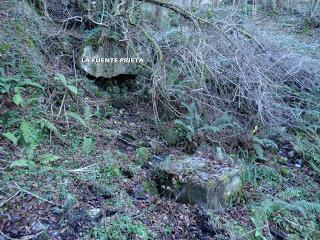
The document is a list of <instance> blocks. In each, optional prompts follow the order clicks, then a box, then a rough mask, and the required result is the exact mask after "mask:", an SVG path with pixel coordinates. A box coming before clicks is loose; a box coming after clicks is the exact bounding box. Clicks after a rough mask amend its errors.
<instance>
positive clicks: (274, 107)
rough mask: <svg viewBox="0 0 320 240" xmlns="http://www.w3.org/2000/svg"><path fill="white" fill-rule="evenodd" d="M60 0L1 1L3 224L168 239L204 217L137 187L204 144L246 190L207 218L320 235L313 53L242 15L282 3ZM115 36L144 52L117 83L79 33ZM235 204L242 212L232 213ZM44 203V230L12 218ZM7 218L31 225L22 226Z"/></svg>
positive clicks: (242, 227)
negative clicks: (289, 47) (95, 74)
mask: <svg viewBox="0 0 320 240" xmlns="http://www.w3.org/2000/svg"><path fill="white" fill-rule="evenodd" d="M62 2H63V3H61V2H60V1H18V0H15V1H4V2H3V3H1V5H0V23H1V24H0V105H1V108H0V131H1V134H0V143H1V144H0V158H1V160H0V168H1V173H0V177H1V179H0V182H1V185H0V192H1V197H0V215H1V220H0V226H1V229H0V234H1V235H4V236H7V237H8V236H9V238H21V237H23V236H24V237H26V236H27V237H28V236H33V237H37V236H39V235H40V234H43V235H44V236H45V237H46V238H48V239H54V236H55V234H58V235H59V234H64V233H66V234H68V236H69V237H70V239H77V238H79V237H80V238H81V239H160V238H161V237H163V236H164V237H168V238H169V239H170V237H171V236H172V235H173V234H177V232H179V231H180V230H181V228H182V227H180V225H179V224H181V222H183V223H186V222H187V223H188V224H189V220H190V219H192V217H194V216H197V217H198V215H197V214H198V213H197V214H195V213H194V212H192V211H191V210H190V212H191V213H188V214H189V215H188V214H187V213H186V214H185V215H186V216H181V215H179V219H178V220H177V222H178V223H176V225H174V223H173V220H172V218H171V217H173V218H174V217H177V216H178V214H177V216H175V214H176V212H174V211H175V209H173V208H172V206H173V205H174V204H173V203H172V202H171V201H168V202H165V203H164V204H163V202H162V201H163V200H162V199H160V198H159V197H153V198H148V199H147V200H150V199H151V200H150V202H151V204H150V205H148V204H147V203H146V202H145V201H147V200H146V199H137V198H134V196H133V195H134V194H135V191H133V190H132V189H134V190H136V188H137V186H136V185H138V184H139V183H140V182H141V181H142V180H145V179H147V178H148V177H149V176H148V173H146V172H147V171H146V170H145V169H148V168H151V167H152V163H150V162H151V160H154V159H155V161H162V160H163V159H164V161H167V162H168V165H169V164H170V162H172V161H174V159H175V158H174V156H175V155H179V154H180V155H182V154H186V153H188V154H198V153H199V152H200V153H201V151H204V152H207V153H208V156H210V154H212V153H213V155H214V158H215V159H217V160H219V161H222V162H225V163H226V164H238V165H240V166H241V167H242V168H243V176H242V184H243V188H244V189H243V191H242V192H241V194H240V195H239V197H238V198H237V199H236V202H235V203H234V204H233V205H232V206H229V208H228V209H227V210H228V211H227V213H224V214H225V215H223V213H222V214H221V215H218V214H216V213H213V212H210V211H209V216H211V217H207V216H206V217H203V216H202V217H203V218H204V219H206V221H208V222H210V224H209V226H210V227H212V226H213V227H214V229H215V231H216V232H215V234H216V236H217V235H219V234H220V233H223V234H224V238H222V239H315V240H316V239H318V238H319V236H320V224H319V216H320V194H319V192H318V189H319V177H320V136H319V128H320V105H319V104H320V101H319V100H320V99H319V96H320V89H319V85H320V82H319V80H320V72H319V69H317V66H318V65H317V64H319V61H320V60H319V59H313V60H314V61H315V62H316V63H317V64H315V65H313V64H314V61H311V60H310V59H304V58H303V59H302V60H301V59H300V58H299V56H296V55H292V54H289V53H288V52H287V51H284V50H283V49H279V48H277V47H275V46H274V45H273V44H272V43H270V42H267V41H265V42H263V39H262V37H261V36H260V35H254V34H253V33H251V30H252V32H254V30H253V29H250V28H249V29H246V25H245V24H243V25H242V22H243V21H251V20H252V21H254V20H255V18H253V19H251V17H252V16H251V13H250V11H248V9H251V10H252V13H253V12H254V13H255V14H254V15H255V16H258V15H259V14H258V13H259V11H260V10H261V9H265V8H270V7H271V8H272V9H273V10H272V14H278V15H279V16H280V17H281V14H283V12H281V11H279V12H278V10H279V9H282V11H285V9H287V6H285V5H283V6H281V7H280V6H279V7H277V6H266V5H263V6H258V5H257V6H256V5H254V4H253V5H252V4H249V3H248V1H240V2H245V5H241V4H240V3H239V4H240V5H239V6H237V7H236V6H235V5H233V6H232V14H231V13H230V14H226V11H230V9H229V8H228V7H231V6H229V5H228V4H227V3H226V5H225V7H226V9H227V10H226V9H224V8H223V5H220V7H219V8H217V9H213V8H212V9H211V8H209V10H205V9H203V8H197V7H190V8H188V9H186V8H183V7H179V6H177V5H174V4H171V3H169V2H167V1H153V0H149V1H139V0H137V1H124V2H125V3H124V4H123V5H121V4H119V5H117V4H116V3H117V2H116V1H111V2H112V3H114V6H112V7H111V6H110V4H111V3H109V2H108V1H106V2H107V3H106V5H104V6H102V3H103V2H104V1H97V3H96V4H91V5H90V4H89V5H88V2H90V1H88V2H87V1H77V3H76V4H75V3H74V1H70V3H69V4H67V3H65V2H64V1H62ZM236 2H237V1H234V4H235V3H236ZM254 2H255V1H254ZM272 2H278V1H272ZM290 2H291V1H290ZM66 4H67V5H66ZM150 4H151V5H150ZM152 4H153V5H152ZM318 5H319V2H318V1H312V4H311V7H310V8H308V9H309V10H308V11H307V15H306V16H307V17H308V21H311V19H312V21H317V17H318V16H317V14H316V10H315V9H318ZM159 7H160V8H161V9H162V8H163V9H165V10H164V11H158V10H159ZM70 9H72V10H73V11H74V12H72V11H71V10H70ZM106 11H108V13H106ZM155 12H156V13H157V14H160V15H159V16H158V17H159V19H161V20H159V19H154V17H155V16H154V15H155V14H154V13H155ZM290 14H291V13H290ZM244 19H245V20H244ZM304 23H305V22H304ZM303 27H307V28H308V30H310V31H311V30H312V28H313V27H314V25H307V26H306V25H303ZM117 42H123V44H125V45H126V49H127V50H128V52H134V53H135V54H136V55H139V56H140V55H141V56H143V57H144V58H145V63H144V66H143V69H142V70H141V69H140V70H139V74H140V75H139V76H138V77H137V78H136V80H132V82H130V83H125V84H123V86H121V85H120V84H113V83H112V82H111V83H110V86H107V87H98V86H97V84H96V83H97V81H98V79H96V82H95V80H90V79H89V78H88V76H86V74H85V73H84V72H83V71H82V70H80V69H79V64H78V60H77V59H78V58H79V57H80V56H79V54H80V53H81V49H80V48H81V45H82V44H83V43H86V44H89V43H90V44H105V45H107V44H110V43H117ZM309 60H310V61H309ZM91 78H92V77H91ZM109 80H110V79H108V80H107V79H105V81H109ZM110 81H111V80H110ZM137 106H138V107H137ZM203 149H205V150H203ZM226 156H227V157H226ZM146 185H147V184H146ZM158 190H159V189H156V190H155V192H157V191H158ZM132 192H134V193H132ZM28 196H29V197H31V198H32V199H34V200H35V203H34V205H32V203H31V202H32V201H31V200H30V199H29V198H28ZM24 201H25V202H26V204H24V203H23V202H24ZM11 203H12V205H10V204H11ZM45 204H47V205H45ZM161 204H163V205H161ZM20 205H21V206H22V207H17V206H20ZM31 205H32V207H30V206H31ZM164 206H166V207H168V208H169V210H168V211H171V213H172V216H163V215H166V214H164V213H163V212H161V210H163V209H165V207H164ZM174 206H175V205H174ZM179 207H181V206H179ZM184 207H185V206H182V207H181V208H183V209H184V210H185V208H184ZM233 208H242V209H244V210H243V211H244V212H245V213H246V214H245V216H244V217H246V219H245V220H243V219H239V218H236V217H233V216H232V215H228V214H230V211H229V210H230V209H231V210H232V209H233ZM35 209H37V210H35ZM38 209H44V210H43V212H42V213H41V214H40V215H41V217H42V218H44V217H45V216H46V217H48V216H49V215H50V216H52V217H51V218H50V219H49V220H47V221H48V222H47V227H43V228H41V227H39V224H38V225H36V224H35V223H37V222H35V220H34V219H33V218H32V219H31V218H30V219H31V220H29V221H33V222H28V221H27V220H21V219H24V218H23V217H20V220H17V221H15V218H11V217H8V216H10V214H17V212H23V211H25V212H26V214H27V215H28V214H29V215H30V216H33V217H35V216H34V215H33V214H35V213H38ZM83 209H85V210H83ZM101 209H102V210H101ZM159 209H160V210H159ZM99 210H101V211H103V213H101V212H99ZM153 211H159V212H161V214H157V212H155V213H154V215H152V216H149V215H148V214H150V212H153ZM185 212H187V211H186V210H185ZM24 214H25V213H24V212H23V214H21V215H24ZM17 215H18V214H17ZM100 215H101V216H100ZM226 215H228V217H229V218H227V220H223V219H224V217H225V216H226ZM2 216H4V218H3V219H4V220H2ZM220 216H221V217H220ZM230 216H231V217H230ZM158 217H159V219H157V218H158ZM160 217H161V218H160ZM35 218H36V219H37V220H38V219H39V217H35ZM177 218H178V217H177ZM198 218H199V217H198ZM198 218H197V220H194V221H195V222H197V224H198V225H196V226H197V227H198V228H200V226H201V227H203V226H204V225H205V224H204V223H203V222H201V221H200V220H199V219H198ZM230 218H232V219H230ZM10 219H11V220H12V219H13V220H12V221H15V223H14V224H20V223H21V222H22V223H21V224H25V225H30V226H32V227H33V228H35V226H38V228H37V231H35V232H32V234H33V235H30V234H31V233H30V232H28V231H29V230H27V229H31V228H32V227H30V228H23V230H19V231H18V230H16V229H18V225H14V224H13V223H12V222H10V221H11V220H10ZM17 219H18V218H17ZM97 219H99V220H97ZM100 219H103V220H101V221H100ZM175 220H176V219H175ZM23 221H25V222H23ZM192 221H193V220H192ZM192 221H191V220H190V222H192ZM199 221H200V223H198V222H199ZM10 223H11V224H10ZM158 224H159V226H158ZM161 224H162V225H161ZM190 224H191V223H190ZM11 225H12V226H13V227H12V229H13V230H12V229H10V226H11ZM51 225H52V226H54V227H52V228H50V226H51ZM183 226H185V225H183ZM205 226H206V225H205ZM5 228H8V229H9V230H6V229H5ZM185 228H186V229H187V230H188V231H191V230H192V229H191V227H189V225H187V226H185ZM204 228H205V227H204ZM208 228H209V227H208ZM19 229H22V228H21V227H20V228H19ZM190 229H191V230H190ZM187 230H182V232H188V231H187ZM192 231H195V230H194V229H193V230H192ZM192 231H191V232H192ZM206 231H208V230H207V229H205V230H201V232H206ZM61 232H62V233H61ZM192 234H194V233H193V232H192ZM59 236H60V235H59ZM61 236H63V237H65V235H61ZM181 236H183V235H181ZM188 236H189V235H188ZM190 236H191V235H190ZM190 236H189V237H190ZM192 236H193V237H195V236H197V235H192ZM239 237H240V238H239Z"/></svg>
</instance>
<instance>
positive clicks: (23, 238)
mask: <svg viewBox="0 0 320 240" xmlns="http://www.w3.org/2000/svg"><path fill="white" fill-rule="evenodd" d="M47 229H48V227H46V228H45V229H43V230H42V231H41V232H38V233H37V234H34V235H27V236H23V237H22V238H12V237H9V236H7V235H6V234H5V233H4V232H2V231H1V230H0V235H2V236H4V237H5V238H6V239H10V240H29V239H33V238H36V237H38V236H39V235H41V234H42V233H44V232H45V231H47Z"/></svg>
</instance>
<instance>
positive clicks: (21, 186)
mask: <svg viewBox="0 0 320 240" xmlns="http://www.w3.org/2000/svg"><path fill="white" fill-rule="evenodd" d="M0 16H1V12H0ZM297 21H298V22H299V21H301V19H299V18H297V17H294V18H293V17H289V16H288V17H286V16H282V17H281V18H280V17H279V18H276V20H275V18H273V17H261V19H255V20H253V21H252V20H248V21H247V22H246V23H245V24H244V26H245V28H247V29H248V30H251V29H252V28H254V29H255V30H254V31H259V32H260V33H261V34H260V36H264V38H266V39H268V41H269V42H270V43H271V44H274V45H275V46H277V47H278V48H281V49H286V50H287V51H288V53H290V54H299V55H301V56H303V57H306V58H308V59H307V61H310V63H312V64H314V65H313V66H315V70H317V69H316V68H317V66H320V28H314V29H312V28H309V27H303V26H302V25H301V22H300V24H297ZM297 25H298V26H300V27H296V26H297ZM0 31H1V26H0ZM68 67H69V66H62V67H61V68H60V70H61V71H60V72H61V73H64V72H63V69H67V68H68ZM130 84H131V83H130ZM84 85H85V84H84ZM118 89H120V93H117V94H118V95H116V96H115V97H114V98H113V97H112V94H111V98H110V99H108V101H110V102H111V105H112V107H111V108H108V109H107V110H105V109H104V110H103V111H104V112H101V109H98V108H97V106H101V105H102V104H101V102H103V101H104V100H101V99H100V98H97V97H90V96H89V97H88V96H86V97H87V98H88V99H86V104H87V105H88V106H89V108H90V109H94V110H97V109H98V110H97V112H99V113H95V114H93V113H92V114H89V115H90V116H88V117H86V118H83V119H81V117H80V120H79V118H78V119H77V117H74V118H72V119H71V118H69V119H68V118H67V120H61V119H55V120H54V121H53V122H54V124H55V126H56V128H57V129H58V130H59V132H61V133H63V138H64V141H60V140H59V139H58V138H56V137H55V136H54V134H50V135H46V136H43V137H42V138H41V143H39V144H38V145H37V148H36V149H37V150H36V158H37V157H39V156H43V154H47V155H46V156H48V154H51V155H50V159H47V161H45V160H43V159H42V160H41V159H40V158H38V160H37V161H36V165H35V166H30V167H21V168H12V167H11V166H10V165H11V162H12V161H13V160H17V159H20V158H21V155H22V151H23V149H22V147H20V146H18V145H16V144H13V143H12V142H10V141H8V139H7V138H4V137H0V169H1V172H0V193H1V194H0V240H2V239H6V238H7V239H32V238H34V239H57V240H59V239H255V237H254V236H255V235H256V236H257V235H258V233H259V231H260V230H261V231H263V233H264V234H265V235H267V236H268V238H269V239H287V237H288V236H290V237H292V239H299V238H303V237H309V238H308V239H314V240H316V239H317V236H320V232H319V229H318V226H319V224H320V215H319V213H315V214H314V215H312V216H304V215H303V216H301V214H299V213H296V210H294V212H293V213H292V212H290V211H289V210H288V209H289V208H286V209H285V210H282V209H276V210H274V211H272V213H271V214H270V215H268V213H267V215H266V216H267V221H266V222H267V224H266V225H263V226H262V227H261V228H260V229H257V228H256V226H257V225H256V223H255V222H254V221H253V220H255V217H256V216H255V215H254V214H255V211H256V210H258V209H259V208H258V207H259V205H264V204H265V205H268V204H270V203H273V202H274V200H275V199H276V198H277V199H279V201H280V200H281V201H282V200H283V201H284V200H288V201H289V200H292V199H294V200H299V201H312V202H318V201H319V199H320V195H319V192H318V190H319V189H320V179H319V175H318V174H316V173H315V172H314V171H313V170H311V167H310V166H309V165H308V164H306V162H305V161H304V160H303V159H302V160H303V161H302V163H300V162H297V160H298V159H300V158H301V156H300V155H299V154H298V153H297V152H296V149H295V148H294V144H293V143H292V142H290V141H287V140H285V141H282V140H279V139H278V142H277V143H278V150H277V151H276V152H270V153H268V154H267V159H268V160H267V161H265V162H262V163H261V162H260V163H255V162H254V160H252V159H250V157H249V156H248V159H240V160H239V161H238V162H237V163H238V164H241V165H242V166H243V168H244V169H245V176H244V178H243V185H244V187H243V192H242V194H241V195H240V196H239V198H238V199H237V200H236V201H235V202H234V203H233V204H232V205H230V206H229V207H228V208H227V209H225V211H223V212H220V213H216V212H212V211H208V210H206V209H203V208H200V207H198V206H191V205H186V204H180V203H177V202H175V201H174V199H170V197H169V196H161V197H160V196H159V195H157V194H150V193H147V192H145V191H144V190H141V187H142V183H143V182H146V181H149V180H152V176H151V170H152V167H153V166H154V165H155V164H156V162H157V161H166V159H168V157H169V156H170V158H172V159H175V158H178V157H179V156H183V155H185V154H189V149H188V151H186V147H185V145H184V144H182V145H178V146H174V147H172V146H168V145H167V144H166V143H165V141H164V139H163V138H162V137H161V134H160V135H159V133H158V129H157V127H156V124H155V123H154V120H153V116H154V115H153V105H152V101H151V99H147V100H145V101H144V100H142V99H143V97H144V96H142V95H141V92H140V91H139V88H138V87H137V86H133V88H132V89H130V88H128V87H127V86H125V85H124V86H119V87H118ZM128 89H129V90H128ZM113 90H114V89H113V88H111V87H107V88H106V89H103V90H101V91H105V92H107V93H108V94H109V93H112V91H113ZM122 90H123V91H122ZM52 95H53V93H52ZM71 99H72V98H71ZM1 101H2V104H3V106H5V107H6V109H5V111H4V110H2V111H4V112H5V113H6V114H7V113H10V114H11V113H12V115H10V114H7V115H6V118H8V116H10V117H12V116H18V115H19V114H22V115H24V116H27V115H28V108H20V109H18V110H17V109H16V106H15V105H14V104H9V103H7V102H9V97H4V98H1ZM70 101H71V100H70ZM6 103H7V104H6ZM48 109H49V108H48ZM0 113H1V114H3V116H4V114H5V113H3V112H1V110H0ZM37 114H39V115H40V113H39V112H36V114H35V115H37ZM1 116H2V115H1ZM13 118H14V117H13ZM3 119H4V118H1V120H2V121H3V123H7V120H3ZM26 119H28V121H31V120H30V118H28V117H27V118H26ZM166 124H167V125H168V126H170V124H172V123H171V122H168V123H166V122H165V123H164V125H166ZM13 125H14V121H12V120H10V124H8V126H10V127H11V126H13ZM8 126H5V124H3V125H2V126H0V130H1V133H2V132H6V131H7V130H8V129H9V128H10V127H8ZM16 130H17V131H18V128H16ZM33 130H34V129H33ZM22 134H24V133H22ZM142 148H143V149H144V148H147V149H148V152H147V153H145V154H146V155H147V158H148V160H147V161H145V162H144V163H143V164H141V163H140V162H138V161H137V160H138V159H137V154H139V149H140V150H141V149H142ZM215 151H216V149H215V148H210V147H205V148H202V147H201V148H200V144H199V145H198V149H195V151H194V152H193V154H194V155H197V156H202V157H206V158H209V159H212V161H215ZM233 157H235V158H238V157H239V156H238V153H235V154H234V156H233ZM284 169H285V170H284ZM306 183H307V184H306ZM292 189H295V193H294V194H292V192H293V190H292ZM158 190H159V189H158ZM290 194H292V195H290ZM285 195H288V196H285ZM286 197H287V198H286ZM268 200H270V201H268ZM292 207H293V206H292ZM309 217H310V218H309ZM316 224H318V225H316ZM306 229H307V230H308V231H306ZM307 232H308V234H310V235H308V236H306V235H305V234H307ZM310 232H311V233H310ZM306 239H307V238H306Z"/></svg>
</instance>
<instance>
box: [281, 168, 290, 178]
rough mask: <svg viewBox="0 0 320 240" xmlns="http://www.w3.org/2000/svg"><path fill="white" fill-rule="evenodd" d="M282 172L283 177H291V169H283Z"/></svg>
mask: <svg viewBox="0 0 320 240" xmlns="http://www.w3.org/2000/svg"><path fill="white" fill-rule="evenodd" d="M280 172H281V175H282V176H283V177H288V176H289V175H290V169H289V168H286V167H282V168H281V169H280Z"/></svg>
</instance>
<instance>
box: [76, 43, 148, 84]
mask: <svg viewBox="0 0 320 240" xmlns="http://www.w3.org/2000/svg"><path fill="white" fill-rule="evenodd" d="M141 63H143V59H142V58H137V57H133V56H128V53H127V52H126V49H125V48H124V47H121V46H119V45H117V44H116V43H114V44H112V45H110V46H108V47H104V46H100V45H91V44H87V45H85V46H84V47H83V48H82V51H81V56H80V67H81V68H82V69H83V70H84V71H85V72H86V73H87V74H89V75H91V76H93V77H96V78H99V77H103V78H112V77H116V76H119V75H123V74H125V75H135V74H136V71H137V68H138V65H139V64H141Z"/></svg>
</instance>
